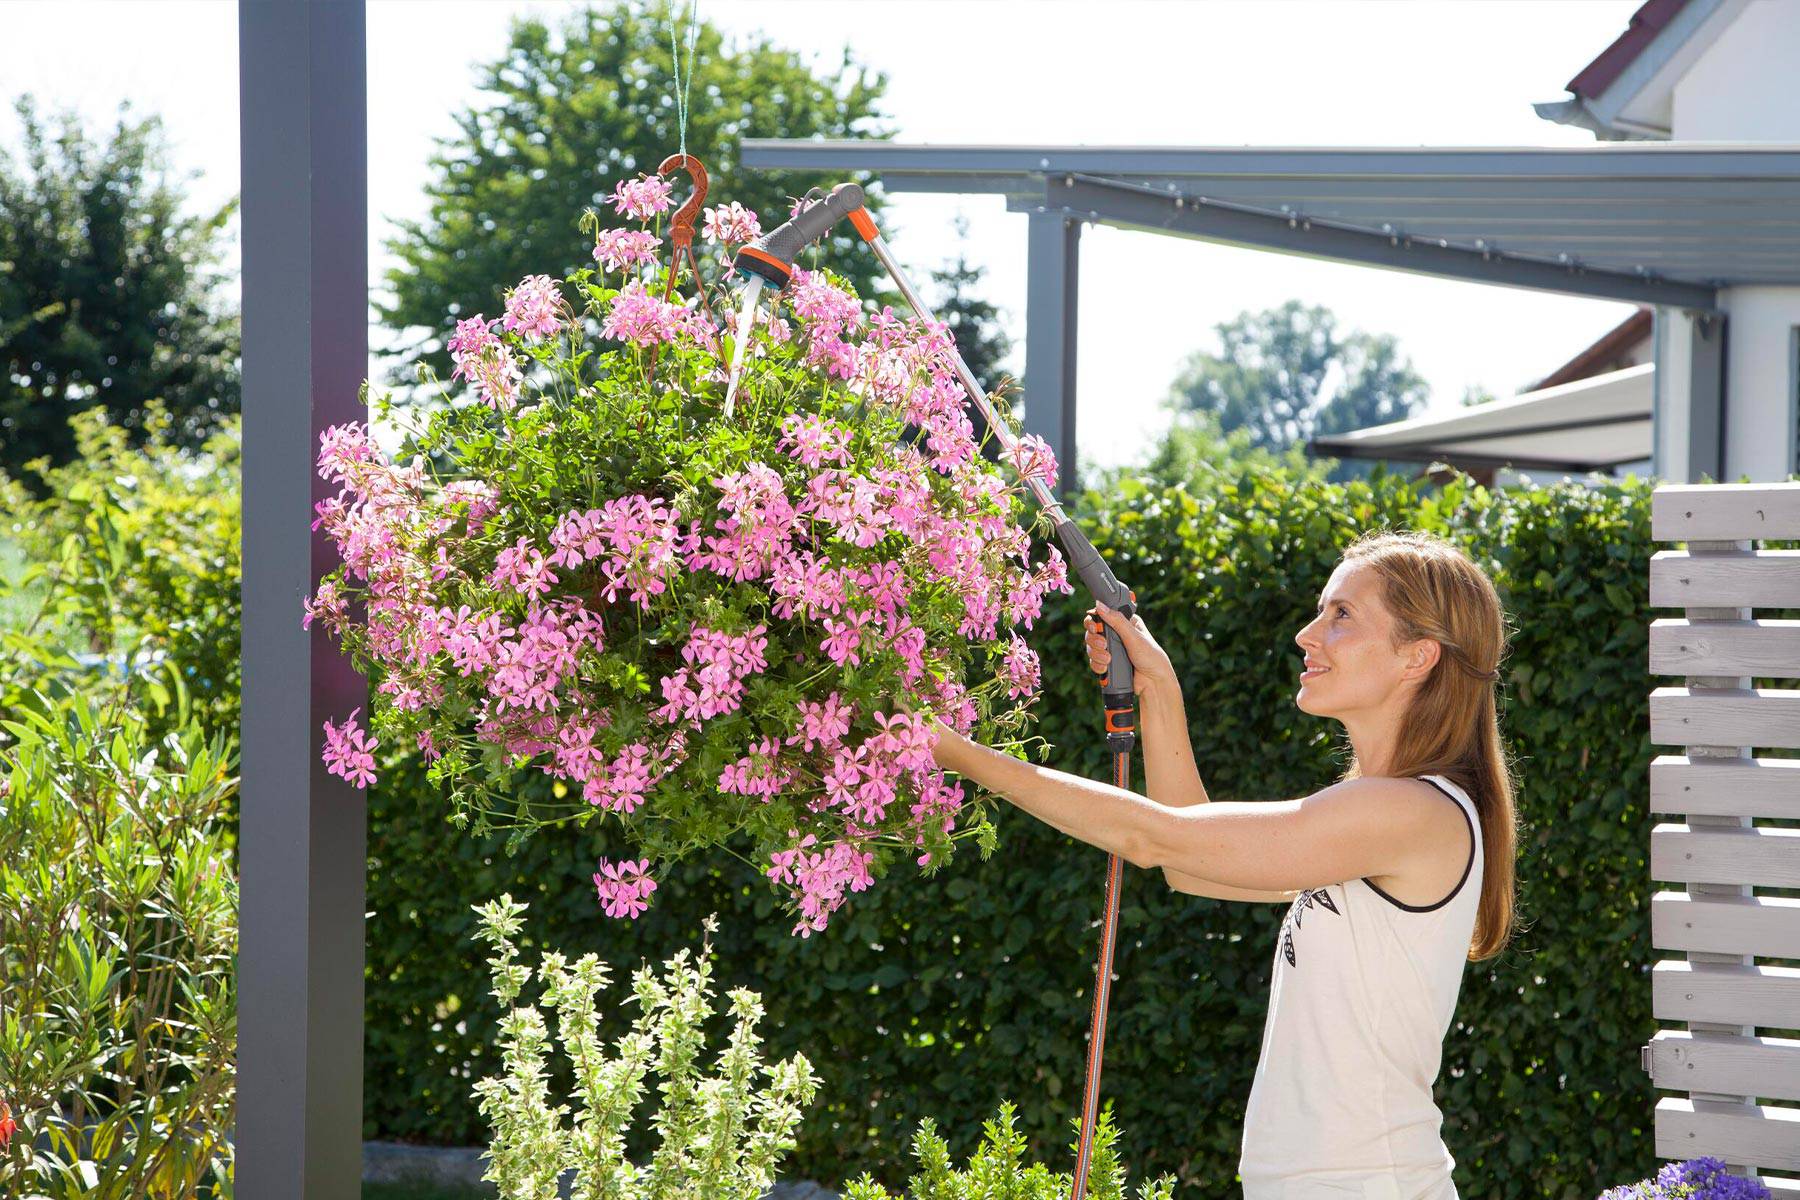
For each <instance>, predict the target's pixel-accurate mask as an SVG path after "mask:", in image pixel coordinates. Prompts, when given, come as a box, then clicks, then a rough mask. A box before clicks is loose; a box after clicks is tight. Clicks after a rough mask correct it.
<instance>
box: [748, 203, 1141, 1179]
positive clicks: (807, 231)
mask: <svg viewBox="0 0 1800 1200" xmlns="http://www.w3.org/2000/svg"><path fill="white" fill-rule="evenodd" d="M864 200H865V197H864V193H863V189H862V188H861V187H860V186H859V185H857V184H854V183H840V184H839V185H838V186H837V187H835V188H833V189H832V190H831V191H830V193H828V194H827V195H826V196H825V197H824V198H823V199H821V200H819V201H818V202H816V203H814V204H813V205H811V206H810V207H808V208H805V209H803V210H801V211H800V212H799V213H797V214H796V215H795V216H794V217H793V218H792V219H791V220H789V221H788V222H787V223H785V224H783V225H781V226H779V227H778V228H776V229H774V230H772V231H771V232H769V233H766V234H764V235H763V236H762V237H760V238H757V239H756V240H755V241H753V242H751V243H750V244H749V245H747V246H745V247H744V248H743V249H741V250H739V251H738V253H737V258H736V260H735V261H736V264H737V266H738V267H740V268H742V269H743V270H744V271H746V272H748V273H750V274H752V275H754V276H755V277H756V278H757V279H759V280H765V281H767V282H769V283H772V284H774V285H775V286H777V287H785V286H787V283H788V280H789V279H791V278H792V277H793V273H794V260H795V259H796V258H797V257H799V254H800V252H801V251H802V250H804V249H805V248H806V247H807V246H809V245H811V244H812V243H813V242H816V241H818V240H819V239H820V238H822V237H824V236H825V234H826V233H828V232H829V231H830V230H831V228H832V226H834V225H836V224H837V223H838V222H839V221H841V220H843V219H844V218H846V217H848V218H849V220H850V223H851V225H852V226H854V227H855V229H856V232H857V234H858V235H860V236H861V237H862V239H863V241H865V242H867V243H868V244H869V248H870V249H872V250H873V251H874V252H875V257H876V258H878V259H879V260H880V261H881V265H882V266H883V267H884V268H886V270H887V273H888V275H889V277H891V278H892V279H893V281H894V286H895V287H897V288H899V289H900V294H901V295H902V296H904V297H905V298H906V302H907V304H908V305H910V306H911V307H912V310H913V312H914V313H916V314H918V315H919V316H920V317H922V318H924V319H926V320H928V321H931V322H932V323H934V324H935V323H937V317H936V315H935V314H934V313H933V312H932V311H931V308H930V306H929V305H927V304H926V303H925V301H924V299H923V298H922V297H921V296H920V295H919V293H918V292H917V291H916V290H915V289H914V288H913V286H912V283H911V281H910V280H908V279H907V277H906V273H905V272H904V271H903V270H901V269H900V264H899V263H898V262H896V261H895V259H894V256H893V253H892V252H891V251H890V250H889V249H888V245H887V242H886V241H885V240H884V239H883V238H882V236H881V231H880V230H879V229H878V228H876V226H875V221H874V219H873V218H872V217H870V215H869V212H868V210H867V208H865V207H864ZM948 350H949V354H950V359H951V362H952V363H953V364H954V365H955V367H956V374H957V378H958V379H959V380H960V381H961V382H962V385H963V388H964V390H965V391H967V392H968V394H969V399H970V400H972V401H974V403H975V407H976V408H977V409H978V410H979V411H980V413H981V415H982V416H983V417H984V418H985V419H986V420H987V426H988V428H989V429H990V430H992V431H993V433H994V435H995V436H996V437H997V438H998V439H999V441H1000V444H1001V447H1002V448H1003V449H1004V450H1006V451H1009V452H1010V451H1012V450H1013V448H1014V446H1015V445H1016V444H1017V441H1018V439H1016V438H1014V437H1013V435H1012V433H1011V432H1010V430H1009V427H1008V426H1007V425H1006V423H1005V422H1004V421H1002V420H1001V418H1000V414H999V413H998V412H996V411H995V409H994V405H993V401H992V400H991V399H990V398H989V396H988V394H987V392H986V391H985V390H984V389H983V388H982V387H981V385H980V384H979V383H978V382H977V381H976V379H975V375H974V373H973V372H972V371H970V370H969V364H968V363H966V362H964V361H963V356H962V354H961V352H960V351H958V350H957V348H956V344H955V342H953V341H952V342H950V344H949V346H948ZM734 382H735V380H734ZM1015 465H1016V458H1015ZM1023 482H1024V484H1025V486H1026V489H1027V490H1028V491H1030V492H1031V494H1032V496H1033V497H1034V498H1035V499H1036V500H1037V502H1038V505H1039V507H1040V508H1042V509H1043V510H1044V511H1045V512H1046V513H1048V514H1049V516H1050V517H1051V519H1052V521H1053V522H1054V524H1055V529H1056V537H1057V540H1058V541H1060V542H1061V543H1062V545H1063V552H1064V554H1065V555H1066V556H1067V558H1068V561H1069V566H1070V568H1071V569H1072V570H1073V571H1074V573H1075V574H1076V576H1077V577H1078V578H1079V579H1080V580H1081V582H1082V583H1083V584H1084V585H1085V586H1086V587H1087V589H1088V591H1089V593H1090V594H1092V595H1093V597H1094V599H1095V600H1097V601H1099V602H1101V603H1103V604H1105V605H1107V606H1108V607H1110V608H1113V609H1116V610H1117V611H1118V612H1119V613H1120V615H1122V616H1123V617H1125V619H1126V620H1130V619H1131V617H1132V616H1133V615H1134V614H1135V613H1136V612H1137V595H1136V594H1135V593H1134V592H1132V591H1131V590H1130V589H1129V588H1127V587H1126V586H1125V585H1124V584H1122V583H1120V582H1119V580H1118V577H1117V576H1115V575H1114V574H1113V572H1112V568H1111V567H1109V566H1107V564H1106V560H1105V559H1103V558H1101V557H1100V552H1099V551H1098V550H1096V549H1095V548H1094V544H1093V543H1092V542H1091V541H1089V540H1088V538H1087V535H1086V534H1084V533H1082V532H1081V529H1080V528H1079V527H1078V526H1077V525H1076V524H1075V522H1074V521H1072V520H1070V519H1069V517H1068V516H1067V514H1065V513H1064V512H1063V509H1062V504H1061V503H1060V502H1059V501H1058V500H1057V499H1056V496H1055V495H1054V494H1053V493H1052V492H1051V490H1050V486H1049V484H1048V483H1047V482H1046V481H1045V480H1044V479H1043V478H1041V477H1039V476H1036V475H1027V476H1025V477H1024V479H1023ZM1105 634H1106V648H1107V651H1108V653H1109V654H1110V655H1111V659H1110V661H1109V662H1108V664H1107V670H1106V675H1105V678H1104V680H1103V681H1102V689H1101V700H1102V705H1103V708H1104V718H1103V724H1102V728H1103V730H1104V732H1105V737H1106V745H1107V749H1108V750H1110V751H1111V752H1112V756H1113V783H1114V784H1115V785H1116V786H1117V787H1120V788H1129V787H1130V784H1131V751H1132V749H1133V747H1134V746H1135V745H1136V744H1137V700H1136V694H1135V689H1134V687H1133V672H1132V664H1131V656H1130V655H1129V654H1128V653H1126V651H1125V643H1124V641H1123V640H1122V639H1121V638H1120V636H1119V635H1118V633H1117V632H1115V631H1114V630H1113V629H1112V627H1111V626H1107V627H1106V628H1105ZM1123 876H1124V862H1123V860H1122V859H1120V857H1119V856H1118V855H1116V854H1109V855H1108V856H1107V864H1106V901H1105V904H1104V906H1103V908H1102V911H1101V918H1100V955H1099V961H1098V962H1097V963H1096V964H1095V968H1094V1008H1093V1014H1092V1017H1091V1019H1090V1022H1089V1028H1088V1050H1087V1070H1086V1073H1085V1076H1084V1080H1083V1084H1082V1109H1081V1137H1080V1141H1079V1142H1078V1143H1077V1145H1076V1151H1075V1175H1074V1187H1073V1190H1072V1192H1071V1200H1082V1197H1083V1196H1084V1195H1086V1193H1087V1177H1088V1168H1089V1165H1090V1161H1091V1158H1092V1152H1093V1140H1094V1126H1095V1121H1096V1118H1097V1116H1098V1111H1099V1103H1100V1067H1101V1061H1102V1059H1103V1057H1104V1055H1105V1046H1106V1013H1107V1005H1108V1003H1109V1001H1110V999H1111V994H1112V963H1113V948H1114V945H1115V943H1116V941H1117V933H1118V925H1119V889H1120V886H1121V884H1122V883H1123Z"/></svg>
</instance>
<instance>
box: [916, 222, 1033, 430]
mask: <svg viewBox="0 0 1800 1200" xmlns="http://www.w3.org/2000/svg"><path fill="white" fill-rule="evenodd" d="M955 229H956V257H955V258H954V259H950V260H947V261H945V262H944V263H943V264H941V265H940V266H939V267H938V268H937V270H935V271H933V272H932V273H931V282H932V283H933V284H935V285H936V287H937V310H936V316H937V319H938V320H940V321H942V322H943V323H944V325H945V327H946V328H947V329H949V331H950V338H951V340H952V341H954V342H955V343H956V349H957V352H958V353H959V354H961V355H962V358H963V362H965V363H967V364H968V367H969V373H970V374H971V375H973V376H975V382H976V383H978V384H980V385H981V386H982V387H984V388H987V389H988V391H990V392H996V391H1000V392H1002V394H1003V396H1004V403H1005V405H1006V407H1007V411H1009V412H1010V413H1011V415H1012V417H1013V421H1014V423H1015V424H1021V425H1022V424H1023V423H1024V419H1025V413H1024V401H1023V398H1022V395H1021V393H1020V392H1019V391H1018V389H1017V388H1016V387H1013V386H1011V385H1012V383H1013V381H1012V380H1011V379H1010V378H1009V377H1006V376H1005V375H1004V373H1003V372H1002V370H1001V367H1002V364H1004V363H1005V361H1006V358H1007V356H1008V355H1010V354H1011V353H1012V349H1013V344H1012V338H1010V337H1008V336H1007V334H1006V328H1005V327H1004V326H1003V325H1002V324H1001V322H1000V308H999V306H998V305H996V304H995V303H994V302H993V301H991V300H989V299H987V297H985V296H984V295H982V294H981V290H980V289H981V281H982V278H983V275H984V273H983V271H982V270H981V268H980V267H978V266H975V265H974V264H973V263H971V262H970V261H969V252H968V248H969V220H968V218H967V217H964V216H961V215H960V214H959V215H958V216H957V218H956V223H955ZM969 422H970V424H972V425H974V427H975V436H976V439H977V440H978V441H980V443H981V452H982V454H983V455H985V456H986V457H987V458H989V459H991V460H993V461H995V462H998V461H999V459H1000V443H999V442H998V441H996V440H994V439H992V438H987V437H986V436H985V435H986V433H987V420H986V419H985V418H984V417H982V415H981V414H980V413H979V412H977V411H976V410H975V407H974V406H973V405H970V406H969Z"/></svg>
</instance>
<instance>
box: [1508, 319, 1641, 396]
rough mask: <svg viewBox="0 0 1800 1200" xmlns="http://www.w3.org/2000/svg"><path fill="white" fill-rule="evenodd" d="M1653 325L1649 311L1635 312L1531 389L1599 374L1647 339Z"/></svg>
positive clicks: (1553, 385) (1534, 389)
mask: <svg viewBox="0 0 1800 1200" xmlns="http://www.w3.org/2000/svg"><path fill="white" fill-rule="evenodd" d="M1654 326H1655V317H1654V316H1653V315H1652V313H1651V310H1650V309H1647V308H1640V309H1638V310H1637V311H1636V312H1634V313H1632V314H1631V315H1630V316H1629V317H1626V318H1625V319H1624V320H1623V321H1620V322H1619V323H1618V324H1617V325H1615V326H1613V327H1612V328H1611V329H1609V330H1608V331H1607V332H1606V333H1604V334H1602V335H1601V336H1600V338H1599V339H1598V340H1596V341H1595V342H1594V344H1593V345H1591V346H1589V347H1588V348H1587V349H1585V350H1583V351H1582V352H1581V353H1579V354H1577V355H1576V356H1575V357H1574V358H1571V359H1570V360H1569V361H1568V362H1566V363H1564V364H1563V365H1562V366H1560V367H1558V368H1556V370H1554V371H1552V372H1550V373H1549V374H1548V375H1546V376H1544V377H1543V378H1542V379H1540V380H1538V381H1537V382H1536V383H1535V384H1533V385H1532V390H1533V391H1536V390H1539V389H1542V388H1548V387H1555V386H1556V385H1557V384H1559V383H1573V382H1574V381H1575V380H1577V379H1587V378H1589V377H1591V376H1593V375H1598V374H1600V372H1601V368H1603V367H1606V366H1609V365H1610V364H1612V363H1614V362H1616V361H1618V359H1619V357H1620V356H1621V355H1623V354H1624V353H1625V352H1626V351H1628V350H1630V349H1631V348H1632V347H1633V346H1635V345H1637V344H1638V343H1639V342H1641V341H1643V340H1644V339H1645V338H1648V337H1649V336H1650V334H1651V331H1652V329H1653V328H1654Z"/></svg>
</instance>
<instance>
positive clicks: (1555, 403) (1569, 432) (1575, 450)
mask: <svg viewBox="0 0 1800 1200" xmlns="http://www.w3.org/2000/svg"><path fill="white" fill-rule="evenodd" d="M1655 377H1656V366H1655V364H1654V363H1642V364H1640V365H1638V366H1635V367H1626V368H1625V369H1624V370H1622V371H1609V372H1607V373H1606V374H1604V375H1595V376H1592V377H1590V378H1588V379H1578V380H1576V381H1575V382H1573V383H1564V384H1559V385H1557V386H1556V387H1548V388H1543V389H1540V390H1539V391H1535V392H1525V393H1522V394H1521V395H1517V396H1513V397H1512V398H1510V399H1506V400H1492V401H1489V402H1488V403H1486V404H1479V405H1475V406H1474V407H1472V408H1466V409H1463V410H1462V411H1460V412H1454V413H1449V414H1446V415H1442V416H1431V417H1413V418H1411V419H1409V420H1405V421H1395V422H1393V423H1392V424H1388V425H1376V426H1374V427H1372V428H1369V429H1359V430H1356V431H1355V432H1353V433H1342V434H1333V435H1330V436H1325V437H1316V438H1314V439H1312V441H1311V442H1309V443H1308V448H1309V449H1310V450H1311V451H1312V452H1313V453H1315V454H1319V455H1328V456H1330V457H1333V458H1378V459H1393V460H1397V461H1403V462H1421V461H1441V462H1447V463H1449V464H1451V465H1452V466H1458V467H1465V468H1475V467H1505V466H1510V467H1519V468H1524V469H1527V470H1529V469H1534V468H1535V469H1542V470H1554V471H1592V470H1606V469H1608V468H1611V467H1617V466H1621V465H1623V464H1625V463H1632V462H1639V461H1642V460H1644V459H1647V458H1649V457H1650V452H1651V444H1650V412H1651V406H1652V393H1653V390H1654V387H1655Z"/></svg>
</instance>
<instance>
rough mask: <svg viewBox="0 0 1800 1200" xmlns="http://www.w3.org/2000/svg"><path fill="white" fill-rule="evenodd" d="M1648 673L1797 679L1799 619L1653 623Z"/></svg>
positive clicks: (1670, 620)
mask: <svg viewBox="0 0 1800 1200" xmlns="http://www.w3.org/2000/svg"><path fill="white" fill-rule="evenodd" d="M1650 673H1651V674H1652V675H1749V676H1752V677H1754V678H1758V679H1796V678H1800V621H1688V620H1684V619H1681V618H1665V619H1663V620H1660V621H1652V622H1650Z"/></svg>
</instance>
